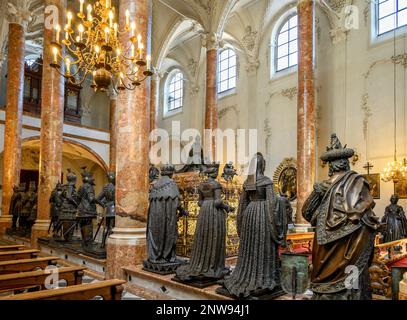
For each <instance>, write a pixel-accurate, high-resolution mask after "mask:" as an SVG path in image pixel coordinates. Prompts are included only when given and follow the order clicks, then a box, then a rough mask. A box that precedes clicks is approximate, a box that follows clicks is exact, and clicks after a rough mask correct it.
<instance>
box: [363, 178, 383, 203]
mask: <svg viewBox="0 0 407 320" xmlns="http://www.w3.org/2000/svg"><path fill="white" fill-rule="evenodd" d="M363 177H365V179H366V180H367V182H369V186H370V193H371V194H372V197H373V199H380V173H373V174H364V175H363Z"/></svg>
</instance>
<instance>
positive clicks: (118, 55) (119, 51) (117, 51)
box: [116, 48, 122, 59]
mask: <svg viewBox="0 0 407 320" xmlns="http://www.w3.org/2000/svg"><path fill="white" fill-rule="evenodd" d="M121 54H122V51H121V50H120V48H117V49H116V55H117V59H120V55H121Z"/></svg>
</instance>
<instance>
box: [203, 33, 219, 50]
mask: <svg viewBox="0 0 407 320" xmlns="http://www.w3.org/2000/svg"><path fill="white" fill-rule="evenodd" d="M201 43H202V47H204V48H206V50H208V51H209V50H218V49H219V48H222V47H223V41H222V40H221V39H220V38H219V36H218V35H217V34H216V33H215V32H212V33H209V32H206V33H203V34H202V35H201Z"/></svg>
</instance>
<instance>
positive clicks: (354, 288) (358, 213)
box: [302, 134, 380, 300]
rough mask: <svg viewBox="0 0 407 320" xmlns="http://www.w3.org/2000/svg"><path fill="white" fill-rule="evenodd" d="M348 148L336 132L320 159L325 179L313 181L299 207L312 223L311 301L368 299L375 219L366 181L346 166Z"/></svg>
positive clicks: (376, 221)
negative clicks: (325, 167)
mask: <svg viewBox="0 0 407 320" xmlns="http://www.w3.org/2000/svg"><path fill="white" fill-rule="evenodd" d="M353 155H354V151H353V150H352V149H349V148H346V146H345V147H342V144H341V143H340V141H339V139H338V138H337V136H336V135H335V134H333V135H332V139H331V146H330V147H329V148H328V149H327V152H325V153H324V154H323V155H322V157H321V160H322V161H324V162H326V163H329V177H330V178H329V179H328V180H326V181H323V182H322V183H317V184H316V185H315V186H314V191H313V192H312V194H311V195H310V197H309V198H308V199H307V201H306V202H305V204H304V206H303V208H302V214H303V216H304V218H305V219H306V220H307V221H309V222H310V223H311V225H312V226H314V227H315V228H316V234H315V239H314V245H313V251H312V266H313V268H312V274H311V290H312V291H313V293H314V296H313V299H314V300H370V299H371V291H370V277H369V272H368V269H369V266H370V265H371V263H372V260H373V255H374V241H375V237H376V234H377V230H378V229H379V227H380V225H379V220H378V218H377V217H376V216H375V214H374V212H373V208H374V206H375V203H374V201H373V197H372V195H371V193H370V187H369V183H368V182H367V181H366V179H365V178H364V177H363V176H362V175H359V174H357V173H356V172H354V171H351V170H350V163H349V158H351V157H353Z"/></svg>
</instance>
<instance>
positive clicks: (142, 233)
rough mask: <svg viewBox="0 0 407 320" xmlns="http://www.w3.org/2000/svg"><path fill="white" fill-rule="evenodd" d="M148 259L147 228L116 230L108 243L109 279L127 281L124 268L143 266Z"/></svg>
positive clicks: (107, 265) (107, 274)
mask: <svg viewBox="0 0 407 320" xmlns="http://www.w3.org/2000/svg"><path fill="white" fill-rule="evenodd" d="M146 258H147V241H146V228H115V229H113V234H112V235H111V236H110V237H109V239H108V242H107V261H106V278H107V279H124V280H126V279H125V273H124V271H123V269H122V268H124V267H130V266H135V265H141V264H142V263H143V261H144V260H145V259H146Z"/></svg>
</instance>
